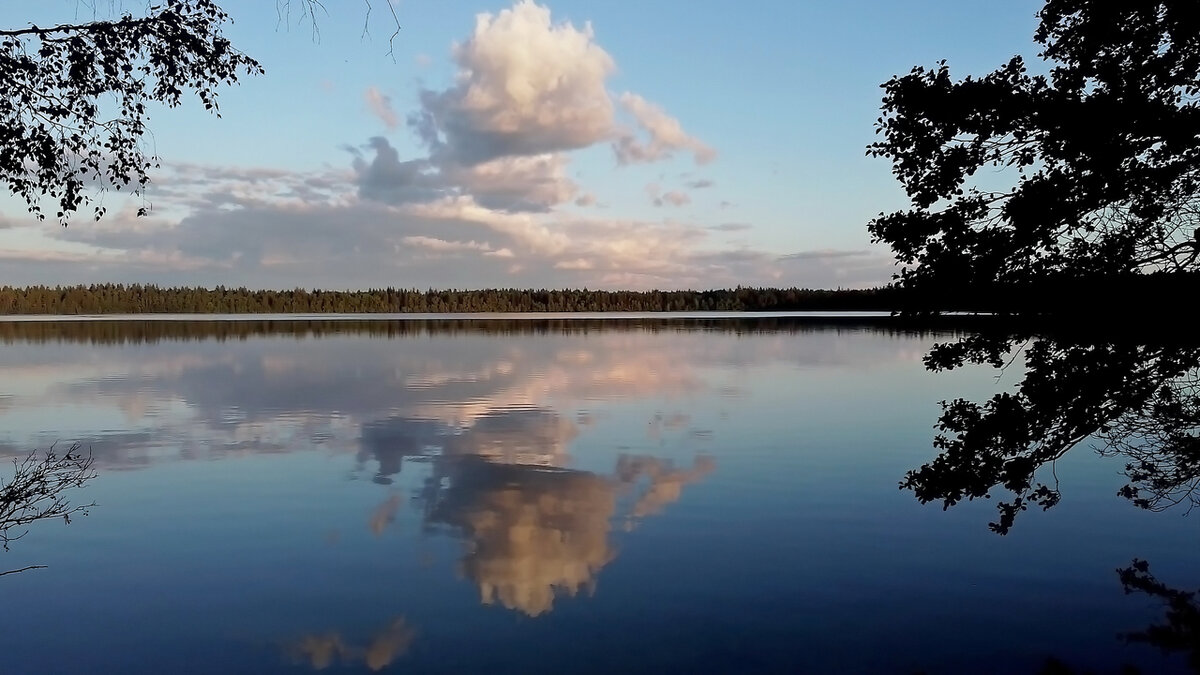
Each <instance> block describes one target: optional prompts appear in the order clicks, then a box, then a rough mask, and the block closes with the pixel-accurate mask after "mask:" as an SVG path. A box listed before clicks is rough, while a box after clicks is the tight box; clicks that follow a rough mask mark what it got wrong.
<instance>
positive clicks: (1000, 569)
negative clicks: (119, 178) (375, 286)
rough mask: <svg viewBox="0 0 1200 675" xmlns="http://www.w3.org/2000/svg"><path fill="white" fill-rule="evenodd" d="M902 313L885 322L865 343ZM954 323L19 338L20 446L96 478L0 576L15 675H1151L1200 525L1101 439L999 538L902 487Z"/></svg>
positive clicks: (20, 332) (241, 330) (15, 434)
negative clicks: (932, 361) (1042, 508)
mask: <svg viewBox="0 0 1200 675" xmlns="http://www.w3.org/2000/svg"><path fill="white" fill-rule="evenodd" d="M878 323H881V322H876V324H878ZM950 337H952V336H950V335H949V334H945V333H942V334H915V333H904V332H897V331H892V330H889V329H887V328H883V327H880V325H872V324H871V323H870V320H866V319H864V322H863V323H858V324H856V323H845V322H843V323H837V324H832V323H831V324H824V323H815V322H813V321H805V320H788V319H775V320H759V321H721V320H716V319H710V320H696V321H685V320H678V321H673V322H666V323H661V322H654V321H651V320H637V321H617V322H609V323H604V322H597V321H593V322H588V323H571V322H566V321H548V322H547V321H530V322H525V323H523V324H514V323H508V322H492V323H490V324H489V323H486V322H452V321H440V322H411V321H410V322H356V323H337V322H305V321H299V322H290V323H276V324H270V323H266V322H261V321H259V322H255V321H244V322H238V323H236V324H232V323H230V324H226V323H220V322H197V323H186V322H178V321H176V322H168V323H158V324H155V323H153V322H146V321H136V322H108V321H106V322H93V323H87V322H75V323H70V324H68V323H25V324H2V325H0V340H2V342H0V421H2V424H0V454H2V455H4V456H22V455H23V454H24V453H25V452H26V451H28V450H29V449H31V448H33V447H46V446H48V445H49V444H51V443H54V442H58V443H59V444H60V445H61V444H64V443H68V444H69V443H71V442H75V441H78V442H80V443H82V444H83V445H84V446H85V447H90V448H91V450H92V452H93V454H94V456H95V460H96V466H97V469H98V471H99V477H98V478H97V479H96V480H95V481H93V482H92V483H91V484H90V486H89V487H87V488H86V489H85V490H83V491H81V492H79V493H78V494H77V495H76V499H80V498H82V499H84V500H85V501H86V500H95V501H96V502H97V504H98V506H96V507H95V508H94V509H93V510H92V511H91V514H90V515H89V516H87V517H86V518H80V519H78V520H76V521H75V522H73V523H72V524H71V525H69V526H63V525H62V524H60V523H57V522H52V523H43V524H41V525H39V526H37V527H35V528H34V529H33V530H32V531H31V532H30V534H29V535H28V536H27V537H25V538H24V539H22V540H20V541H18V542H15V543H14V544H13V546H12V550H11V551H10V552H8V553H4V554H0V560H2V563H3V564H2V565H0V566H2V567H3V568H4V569H12V568H17V567H22V566H24V565H28V564H45V565H48V566H49V568H48V569H43V570H34V571H29V572H25V573H22V574H17V575H9V576H5V577H3V578H0V598H2V602H3V604H2V607H0V654H2V655H3V666H0V670H3V672H5V673H125V672H156V673H188V672H197V673H201V672H220V673H243V672H244V673H274V672H280V673H290V672H305V671H308V670H313V669H317V670H324V669H328V670H329V671H330V672H369V671H393V672H412V673H417V672H420V673H425V672H431V673H463V672H489V673H528V672H545V673H564V672H621V673H635V672H653V673H662V672H712V673H727V672H917V671H925V672H933V673H955V672H1036V671H1037V670H1038V669H1039V668H1040V667H1041V665H1042V664H1043V663H1044V662H1045V660H1046V658H1047V657H1048V656H1051V655H1053V656H1055V657H1056V658H1059V659H1061V660H1063V661H1066V662H1068V663H1070V664H1071V665H1073V666H1075V667H1077V668H1087V669H1093V670H1096V671H1099V672H1112V671H1115V669H1116V666H1117V665H1118V664H1120V663H1124V662H1128V663H1134V664H1137V665H1139V666H1140V667H1142V668H1143V669H1145V670H1146V671H1147V672H1168V671H1181V670H1183V669H1184V667H1185V665H1186V664H1185V663H1184V662H1183V661H1181V660H1177V659H1172V658H1167V657H1164V656H1162V655H1160V654H1159V653H1158V652H1157V651H1155V650H1154V649H1152V648H1150V647H1146V646H1141V645H1130V644H1126V642H1125V641H1123V640H1122V639H1120V635H1121V634H1122V633H1124V632H1129V631H1135V630H1139V629H1144V628H1145V627H1146V626H1147V625H1149V624H1151V623H1153V622H1155V621H1158V620H1161V618H1162V612H1163V610H1162V606H1161V604H1160V603H1156V602H1155V601H1153V600H1151V599H1148V598H1145V597H1141V596H1138V595H1125V594H1123V593H1122V592H1121V586H1120V584H1119V583H1118V581H1117V577H1116V574H1115V570H1116V569H1117V568H1118V567H1122V566H1125V565H1127V564H1129V561H1130V560H1131V559H1132V558H1134V557H1140V558H1149V559H1151V560H1153V561H1154V564H1155V572H1156V574H1158V575H1159V576H1160V577H1162V578H1172V579H1176V580H1180V581H1181V583H1184V584H1185V585H1186V584H1187V583H1192V584H1195V583H1196V582H1197V581H1200V578H1198V574H1197V570H1200V547H1197V540H1198V537H1197V531H1196V527H1195V522H1194V520H1189V519H1187V518H1184V517H1182V512H1168V513H1162V514H1154V513H1147V512H1144V511H1139V510H1137V509H1133V508H1131V507H1130V506H1129V505H1128V504H1127V503H1125V502H1123V500H1119V499H1117V498H1116V497H1115V493H1116V490H1117V489H1118V488H1119V487H1120V486H1121V485H1122V484H1123V480H1122V477H1121V476H1120V475H1119V471H1120V468H1121V463H1120V461H1119V460H1112V459H1103V458H1100V457H1098V456H1097V455H1095V454H1094V453H1091V452H1089V451H1087V450H1086V449H1083V450H1081V451H1077V452H1074V453H1072V454H1070V455H1068V456H1067V457H1066V458H1064V459H1063V460H1061V461H1060V462H1059V463H1058V466H1057V467H1056V473H1057V475H1058V477H1059V479H1060V480H1061V482H1062V489H1063V492H1064V495H1065V496H1064V501H1063V503H1062V504H1061V505H1059V506H1058V507H1056V508H1055V509H1053V510H1051V511H1049V512H1046V513H1044V514H1043V513H1038V514H1036V516H1033V515H1031V516H1029V517H1027V518H1026V520H1025V522H1023V523H1022V525H1021V527H1020V528H1018V529H1015V530H1014V531H1013V532H1012V533H1011V534H1010V535H1008V536H1006V537H1000V536H997V535H995V534H992V533H991V532H989V531H988V529H987V526H986V523H987V522H988V520H990V519H992V518H993V517H994V506H993V505H992V504H990V503H986V502H985V503H972V504H965V505H962V506H959V507H956V508H955V509H951V510H949V511H943V510H942V509H941V508H940V506H938V505H929V506H922V505H920V504H919V503H918V502H917V501H916V500H915V499H914V498H913V496H912V494H911V493H910V492H907V491H901V490H898V489H897V485H898V481H899V480H900V478H901V477H903V475H904V472H905V471H906V470H908V469H911V468H914V467H916V466H919V465H920V464H921V463H923V462H926V461H928V460H929V459H931V458H932V456H933V454H934V451H933V449H932V448H931V438H932V436H933V428H932V427H933V424H934V422H935V421H936V418H937V415H938V412H939V405H938V402H939V401H941V400H944V399H951V398H956V397H965V398H968V399H972V400H980V399H982V398H985V397H986V396H988V395H990V394H991V393H993V392H995V391H997V390H1000V389H1004V388H1006V387H1011V386H1013V385H1014V384H1015V383H1016V382H1018V381H1019V373H1018V372H1017V371H1018V370H1019V368H1020V364H1016V365H1014V366H1013V368H1012V369H1010V370H1009V371H1006V372H1005V373H1004V374H1003V375H1002V376H1001V377H1000V379H999V380H997V378H996V372H995V371H993V370H990V369H964V370H960V371H955V372H951V373H940V374H932V373H929V372H926V371H925V369H924V368H923V366H922V363H921V356H922V355H923V354H924V352H925V350H926V349H928V348H929V346H930V345H932V344H933V343H934V342H936V341H938V340H945V339H949V338H950Z"/></svg>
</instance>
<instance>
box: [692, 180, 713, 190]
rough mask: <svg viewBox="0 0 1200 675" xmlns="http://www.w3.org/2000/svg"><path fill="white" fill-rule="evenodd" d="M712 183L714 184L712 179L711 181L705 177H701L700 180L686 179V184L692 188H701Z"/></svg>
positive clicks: (707, 186)
mask: <svg viewBox="0 0 1200 675" xmlns="http://www.w3.org/2000/svg"><path fill="white" fill-rule="evenodd" d="M714 185H716V183H714V182H713V181H711V180H709V179H707V178H701V179H700V180H693V181H688V183H687V186H688V187H689V188H691V189H693V190H703V189H705V188H710V187H712V186H714Z"/></svg>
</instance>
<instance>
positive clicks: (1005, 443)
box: [902, 333, 1200, 534]
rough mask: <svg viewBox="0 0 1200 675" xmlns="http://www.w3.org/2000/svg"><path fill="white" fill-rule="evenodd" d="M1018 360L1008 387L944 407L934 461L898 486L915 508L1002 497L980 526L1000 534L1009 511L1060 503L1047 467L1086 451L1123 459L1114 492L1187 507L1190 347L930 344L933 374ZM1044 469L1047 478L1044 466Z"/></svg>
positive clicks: (1122, 340) (1066, 342)
mask: <svg viewBox="0 0 1200 675" xmlns="http://www.w3.org/2000/svg"><path fill="white" fill-rule="evenodd" d="M1015 358H1022V359H1023V361H1024V374H1023V377H1022V379H1021V380H1020V381H1019V382H1018V383H1016V384H1015V385H1014V386H1012V387H1011V389H1010V390H1006V391H1002V392H1000V393H997V394H995V395H994V396H993V397H992V398H991V399H989V400H987V401H985V402H983V403H976V402H972V401H967V400H964V399H958V400H955V401H951V402H949V403H944V404H943V411H942V416H941V418H940V419H939V421H938V429H939V431H940V433H939V435H938V436H937V438H936V439H935V441H934V445H935V447H936V448H937V449H938V450H939V454H938V456H937V457H936V458H935V459H934V460H932V461H931V462H929V463H927V464H925V465H923V466H921V467H920V468H918V469H915V470H913V471H910V472H909V473H908V475H907V476H906V477H905V479H904V481H903V483H902V486H903V487H906V488H909V489H911V490H912V491H913V492H914V494H915V495H916V497H917V498H918V499H919V500H921V501H922V502H930V501H940V502H942V504H943V505H944V506H945V507H947V508H948V507H950V506H953V505H954V504H956V503H958V502H960V501H962V500H964V499H965V500H973V499H978V498H991V496H992V493H993V492H996V491H999V490H1004V491H1007V492H1008V493H1010V494H1011V495H1012V496H1011V497H1010V498H1008V499H1006V500H1000V501H999V502H998V504H997V509H998V511H999V518H998V519H997V520H996V521H995V522H992V523H990V525H989V527H991V529H992V530H993V531H995V532H997V533H999V534H1007V533H1008V532H1009V530H1010V529H1011V528H1012V527H1013V525H1014V523H1015V521H1016V517H1017V515H1018V514H1020V513H1022V512H1024V511H1027V510H1028V509H1029V508H1030V507H1032V506H1036V507H1040V508H1041V509H1042V510H1047V509H1050V508H1052V507H1054V506H1055V505H1056V504H1058V503H1059V501H1060V500H1061V499H1062V493H1061V490H1060V488H1059V483H1058V480H1057V477H1056V476H1055V475H1054V474H1053V466H1054V464H1055V462H1057V461H1058V460H1060V459H1061V458H1062V457H1063V456H1065V455H1066V453H1068V452H1069V451H1071V450H1072V449H1073V448H1075V447H1077V446H1079V445H1081V444H1090V445H1091V446H1092V447H1093V448H1095V449H1096V450H1098V451H1099V452H1100V453H1101V454H1104V455H1108V456H1117V457H1121V458H1122V459H1123V461H1124V463H1125V469H1124V471H1125V475H1126V477H1127V478H1128V483H1127V484H1126V485H1125V486H1124V487H1122V488H1121V489H1120V491H1119V494H1120V495H1121V496H1122V497H1125V498H1126V499H1129V500H1130V501H1131V502H1133V504H1135V505H1136V506H1138V507H1140V508H1143V509H1149V510H1161V509H1164V508H1167V507H1170V506H1174V505H1177V504H1180V503H1187V504H1189V505H1195V503H1196V496H1195V490H1196V487H1197V484H1198V482H1200V370H1198V369H1200V345H1197V344H1195V343H1194V342H1180V341H1179V340H1177V339H1170V340H1163V339H1161V338H1154V337H1152V336H1147V335H1141V334H1139V335H1135V336H1129V335H1127V334H1126V335H1115V336H1108V337H1106V336H1105V334H1104V333H1099V334H1097V333H1090V334H1079V333H1071V334H1066V335H1053V334H1052V335H1027V334H1024V335H1023V334H1016V335H975V336H970V337H966V338H963V339H961V340H959V341H957V342H951V343H945V344H940V345H937V346H935V347H934V348H933V349H932V350H931V351H930V353H929V355H928V356H927V358H926V364H927V366H928V367H929V368H930V369H931V370H952V369H955V368H960V367H962V366H964V365H966V364H972V363H973V364H990V365H992V366H994V367H997V368H1003V367H1004V364H1006V363H1011V362H1012V360H1013V359H1015ZM1047 467H1049V469H1050V471H1049V473H1050V474H1051V475H1050V476H1049V477H1046V476H1045V475H1044V474H1045V473H1047V471H1046V468H1047Z"/></svg>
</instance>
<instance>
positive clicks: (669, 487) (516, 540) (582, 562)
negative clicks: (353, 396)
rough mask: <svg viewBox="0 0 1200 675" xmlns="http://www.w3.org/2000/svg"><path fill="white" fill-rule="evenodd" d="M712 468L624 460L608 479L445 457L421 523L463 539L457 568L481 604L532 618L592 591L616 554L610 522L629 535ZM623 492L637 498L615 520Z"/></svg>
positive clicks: (482, 458) (702, 463)
mask: <svg viewBox="0 0 1200 675" xmlns="http://www.w3.org/2000/svg"><path fill="white" fill-rule="evenodd" d="M714 468H715V463H714V461H713V460H712V458H710V457H705V456H700V457H697V458H696V460H695V464H694V466H693V467H692V468H691V469H675V468H674V467H673V466H672V465H671V463H670V462H665V461H663V460H659V459H655V458H652V457H629V456H626V455H622V456H621V457H620V458H619V459H618V461H617V467H616V471H615V472H614V475H613V476H611V477H608V476H599V475H596V474H594V473H590V472H587V471H577V470H570V469H561V468H554V467H549V466H545V465H543V466H536V465H522V464H503V463H497V462H495V461H494V459H493V458H489V457H488V456H486V455H477V456H462V455H458V456H455V455H450V456H448V457H447V461H445V462H439V470H438V471H436V472H435V473H434V475H433V477H432V478H431V479H430V483H429V485H430V486H431V489H429V490H427V491H426V492H425V493H424V495H423V496H424V498H425V499H426V500H427V506H426V508H427V512H426V518H425V523H426V524H427V525H432V526H436V525H439V524H443V525H449V526H451V527H453V528H457V529H458V530H459V531H461V532H462V534H463V536H464V539H465V542H464V543H465V550H466V553H465V554H464V556H463V559H462V562H461V569H462V572H463V574H464V575H465V576H466V577H467V578H468V579H470V580H471V581H473V582H475V584H476V585H477V586H478V587H479V593H480V599H481V600H482V602H483V604H485V605H490V604H493V603H499V604H500V605H501V606H503V607H506V608H508V609H513V610H517V611H520V612H523V613H525V614H527V615H529V616H538V615H540V614H544V613H546V612H549V611H550V610H551V609H552V608H553V605H554V600H555V598H556V597H558V596H562V595H565V596H568V597H574V596H575V595H577V594H579V593H580V592H584V591H586V592H588V593H593V592H595V590H596V578H597V575H598V574H599V572H600V570H601V569H602V568H603V567H604V566H605V565H607V564H608V563H610V562H612V560H613V559H614V558H616V556H617V552H616V550H615V549H614V547H613V544H612V542H611V541H610V537H609V533H610V530H611V528H612V522H613V520H614V518H618V519H619V520H621V521H622V522H624V523H625V525H626V529H632V528H633V526H634V524H635V523H636V522H638V521H639V520H640V519H642V518H644V517H646V516H650V515H654V514H657V513H660V512H661V511H662V510H663V508H665V507H666V506H667V505H669V504H671V503H673V502H675V501H677V500H678V499H679V498H680V496H681V494H682V489H683V486H684V485H686V484H688V483H693V482H696V481H698V480H700V478H702V477H703V476H705V475H707V474H708V473H710V472H711V471H712V470H713V469H714ZM643 477H645V478H647V479H648V480H646V481H642V480H641V479H642V478H643ZM642 482H645V483H646V485H640V483H642ZM629 493H634V494H635V495H636V500H635V501H634V503H633V504H632V506H630V507H627V509H626V511H625V512H624V513H623V514H618V499H619V498H620V497H621V496H622V495H626V494H629Z"/></svg>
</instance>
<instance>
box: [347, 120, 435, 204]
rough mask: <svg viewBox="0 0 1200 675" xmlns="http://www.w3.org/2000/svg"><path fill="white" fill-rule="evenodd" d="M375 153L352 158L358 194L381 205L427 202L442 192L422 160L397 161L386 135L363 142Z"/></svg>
mask: <svg viewBox="0 0 1200 675" xmlns="http://www.w3.org/2000/svg"><path fill="white" fill-rule="evenodd" d="M367 147H368V148H369V149H370V150H372V151H374V153H375V156H374V157H373V158H372V159H371V161H369V162H368V161H367V160H366V159H364V158H363V157H361V156H357V157H355V158H354V162H353V166H354V172H355V174H356V175H357V184H358V194H359V195H360V196H362V197H364V198H366V199H371V200H374V201H379V202H383V203H385V204H404V203H407V202H419V201H430V200H432V199H436V198H438V197H440V196H441V195H442V194H443V193H444V192H445V185H444V183H443V181H442V179H441V177H440V176H439V175H437V173H436V171H435V170H434V169H433V167H432V166H431V165H430V163H429V161H428V160H425V159H411V160H405V161H401V160H400V153H399V151H397V150H396V149H395V148H393V147H392V145H391V144H390V143H389V142H388V140H387V139H386V138H383V137H381V136H376V137H374V138H372V139H371V140H370V141H368V143H367Z"/></svg>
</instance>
